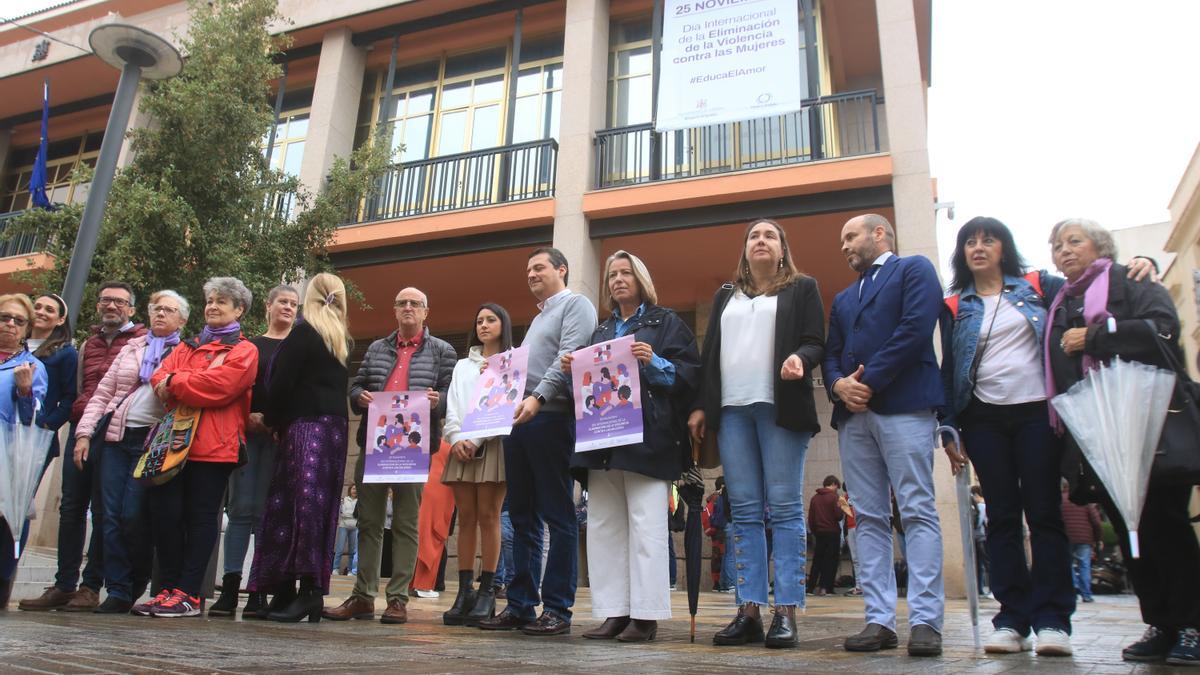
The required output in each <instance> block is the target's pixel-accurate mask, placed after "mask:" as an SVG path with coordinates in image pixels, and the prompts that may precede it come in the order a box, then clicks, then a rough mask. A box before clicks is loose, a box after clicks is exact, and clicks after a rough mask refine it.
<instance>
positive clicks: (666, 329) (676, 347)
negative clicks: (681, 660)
mask: <svg viewBox="0 0 1200 675" xmlns="http://www.w3.org/2000/svg"><path fill="white" fill-rule="evenodd" d="M604 279H605V284H604V290H603V297H602V299H601V304H602V305H607V307H608V309H609V310H610V311H611V312H612V315H611V316H610V317H608V318H607V319H605V320H604V322H603V323H601V324H600V325H599V326H598V327H597V328H596V330H595V332H593V333H592V340H591V342H590V344H597V343H600V342H606V341H608V340H613V339H615V338H618V337H623V336H625V335H631V334H632V335H634V336H635V337H634V339H635V342H634V343H633V355H634V356H635V357H637V360H638V372H639V375H640V379H641V383H642V401H641V403H642V419H643V422H644V427H643V439H642V442H641V443H634V444H631V445H623V446H620V447H617V448H609V449H604V450H592V451H588V452H578V453H575V455H574V456H573V457H572V459H571V466H572V468H573V469H575V470H577V471H578V472H586V476H581V477H580V478H581V480H586V483H585V485H587V487H588V519H587V537H588V547H587V549H588V569H589V570H591V577H590V578H591V585H592V616H594V617H595V618H597V619H604V620H605V621H604V623H603V624H601V625H600V626H598V627H596V628H594V629H592V630H590V631H588V632H586V633H584V634H583V637H585V638H589V639H593V640H611V639H616V640H618V641H621V642H644V641H647V640H653V639H654V636H655V634H656V632H657V628H658V620H659V619H669V618H671V589H670V580H669V579H668V568H667V565H668V558H667V537H668V536H670V535H669V532H668V531H667V501H668V496H669V495H668V491H669V482H670V481H673V480H676V479H678V478H679V476H680V474H681V473H683V471H684V470H685V469H686V468H688V466H689V465H690V460H691V453H690V451H689V448H688V444H687V428H686V426H685V424H684V417H683V416H684V413H685V411H686V410H687V408H688V403H689V402H690V401H691V399H692V396H693V395H694V392H695V387H696V381H697V379H698V376H699V372H700V353H699V351H698V350H697V348H696V337H695V335H693V334H692V331H691V330H690V329H689V328H688V327H687V325H685V324H684V323H683V321H682V320H680V318H679V317H678V316H677V315H676V314H675V312H673V311H671V310H669V309H667V308H665V307H659V306H658V305H657V304H656V303H657V302H658V295H657V294H656V293H655V291H654V282H653V281H652V280H651V279H650V272H649V271H648V270H647V269H646V265H645V264H644V263H642V261H641V259H639V258H638V257H637V256H635V255H633V254H632V253H627V252H625V251H617V252H616V253H614V254H612V255H611V256H609V258H608V261H607V262H606V263H605V265H604ZM562 364H563V371H564V372H567V373H569V372H570V370H571V355H570V354H567V355H566V356H564V357H563V359H562Z"/></svg>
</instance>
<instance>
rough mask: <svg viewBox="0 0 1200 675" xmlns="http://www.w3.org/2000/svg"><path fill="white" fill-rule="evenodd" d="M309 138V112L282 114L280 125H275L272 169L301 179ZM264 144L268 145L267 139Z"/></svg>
mask: <svg viewBox="0 0 1200 675" xmlns="http://www.w3.org/2000/svg"><path fill="white" fill-rule="evenodd" d="M307 137H308V111H307V110H303V111H289V112H284V113H280V115H279V123H278V124H276V125H275V144H274V145H272V146H271V168H272V169H278V170H280V171H283V172H284V173H286V174H287V175H289V176H294V177H299V176H300V163H301V162H303V161H304V141H305V139H306V138H307ZM263 143H264V145H265V144H266V139H263Z"/></svg>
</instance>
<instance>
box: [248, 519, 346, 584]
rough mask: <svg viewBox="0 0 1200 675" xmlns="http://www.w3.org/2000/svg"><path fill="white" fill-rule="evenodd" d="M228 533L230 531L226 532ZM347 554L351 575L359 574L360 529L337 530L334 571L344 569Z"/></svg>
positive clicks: (341, 528) (344, 528)
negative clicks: (343, 556)
mask: <svg viewBox="0 0 1200 675" xmlns="http://www.w3.org/2000/svg"><path fill="white" fill-rule="evenodd" d="M226 532H228V531H226ZM343 553H345V554H346V555H348V556H349V557H350V573H351V574H358V528H357V527H339V528H338V530H337V543H335V544H334V547H333V570H334V572H337V570H339V569H341V567H342V554H343Z"/></svg>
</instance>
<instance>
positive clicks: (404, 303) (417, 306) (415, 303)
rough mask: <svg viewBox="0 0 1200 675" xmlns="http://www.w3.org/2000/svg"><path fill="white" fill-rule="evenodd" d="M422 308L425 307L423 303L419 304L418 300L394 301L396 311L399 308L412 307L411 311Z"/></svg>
mask: <svg viewBox="0 0 1200 675" xmlns="http://www.w3.org/2000/svg"><path fill="white" fill-rule="evenodd" d="M424 306H425V303H423V302H421V301H420V300H397V301H396V308H397V309H399V308H401V307H412V308H413V309H421V308H422V307H424Z"/></svg>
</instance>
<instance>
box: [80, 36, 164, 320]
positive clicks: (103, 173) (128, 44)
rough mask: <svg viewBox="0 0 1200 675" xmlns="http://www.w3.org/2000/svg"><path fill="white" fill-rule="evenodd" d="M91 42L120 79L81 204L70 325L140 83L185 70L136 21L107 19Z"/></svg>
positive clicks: (90, 38) (156, 38)
mask: <svg viewBox="0 0 1200 675" xmlns="http://www.w3.org/2000/svg"><path fill="white" fill-rule="evenodd" d="M88 43H89V44H90V45H91V47H92V51H93V52H95V53H96V56H99V57H100V58H101V59H102V60H103V61H104V62H105V63H107V64H109V65H110V66H113V67H114V68H119V69H120V70H121V80H120V81H119V82H118V83H117V93H116V96H114V97H113V106H112V111H111V112H110V113H109V114H108V126H106V127H105V128H104V140H103V141H101V143H100V157H99V158H97V160H96V171H95V174H94V176H93V178H92V187H91V190H90V191H89V192H88V198H87V204H86V205H85V206H84V207H83V218H82V219H81V220H80V222H79V233H78V234H77V235H76V237H75V249H74V251H73V252H72V254H71V260H70V262H69V264H68V266H67V279H66V282H65V283H64V284H63V293H62V294H63V299H65V300H66V301H67V307H68V308H69V311H70V317H71V325H76V323H77V320H78V318H79V306H80V302H81V301H82V300H83V289H84V286H85V285H87V277H88V272H89V271H90V270H91V267H92V256H93V255H94V254H95V253H96V241H97V240H98V239H99V237H100V221H101V220H102V219H103V217H104V207H105V204H106V202H107V201H108V192H109V190H110V189H111V188H112V182H113V176H114V175H115V174H116V170H117V156H118V155H119V154H120V152H121V143H122V142H123V141H124V139H125V126H126V125H127V124H129V115H130V113H131V112H132V111H133V99H134V95H135V94H136V93H137V86H138V82H139V81H140V80H141V79H142V78H143V77H144V78H146V79H149V80H161V79H166V78H168V77H174V76H175V75H177V74H179V71H180V70H182V69H183V58H182V57H181V56H180V55H179V51H178V50H176V49H175V47H173V46H172V45H171V43H169V42H167V41H166V40H164V39H162V38H161V37H159V36H157V35H155V34H154V33H151V32H150V31H147V30H144V29H142V28H138V27H137V26H131V25H129V24H124V23H108V24H104V25H103V26H100V27H98V28H96V29H95V30H93V31H92V33H91V35H89V36H88Z"/></svg>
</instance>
